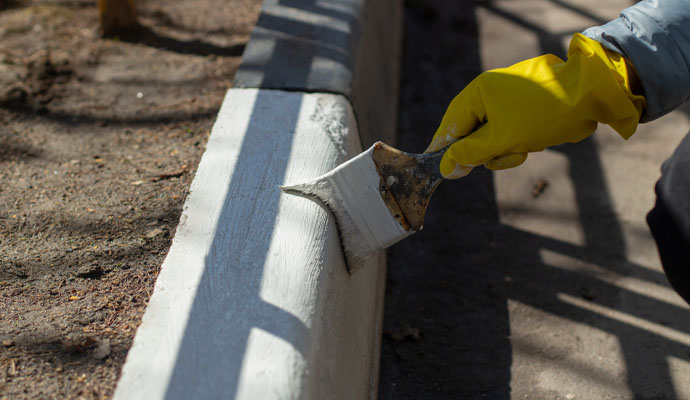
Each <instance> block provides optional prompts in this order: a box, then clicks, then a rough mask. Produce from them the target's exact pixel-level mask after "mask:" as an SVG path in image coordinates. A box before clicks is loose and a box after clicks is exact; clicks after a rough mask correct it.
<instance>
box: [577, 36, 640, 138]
mask: <svg viewBox="0 0 690 400" xmlns="http://www.w3.org/2000/svg"><path fill="white" fill-rule="evenodd" d="M578 56H583V57H585V58H586V59H589V60H591V61H592V62H594V61H597V60H598V61H599V62H600V63H603V65H604V66H605V67H606V68H607V69H608V70H609V71H610V77H611V79H613V80H614V81H615V83H616V85H617V87H619V88H620V92H619V93H610V94H608V95H607V96H606V97H607V100H608V101H607V103H608V104H609V105H610V109H609V110H608V111H609V112H607V113H600V112H595V114H597V115H599V116H600V118H597V121H598V122H601V123H605V124H608V125H610V126H611V127H612V128H613V129H614V130H615V131H616V132H618V134H619V135H621V136H622V137H623V138H624V139H628V138H630V136H632V134H633V133H635V130H636V129H637V125H638V123H639V122H640V118H641V116H642V110H644V108H645V107H646V100H645V98H644V96H642V95H641V94H638V93H640V92H641V89H640V84H639V80H638V78H637V74H636V72H635V69H634V67H633V66H632V64H630V62H629V61H628V60H626V59H625V57H623V56H622V55H621V54H619V53H617V52H615V51H612V50H609V49H607V48H605V47H604V46H602V45H601V43H599V42H597V41H596V40H593V39H590V38H588V37H586V36H584V35H582V34H579V33H576V34H575V35H573V38H572V41H571V42H570V47H569V48H568V59H569V60H570V59H571V58H577V57H578ZM602 114H604V115H602Z"/></svg>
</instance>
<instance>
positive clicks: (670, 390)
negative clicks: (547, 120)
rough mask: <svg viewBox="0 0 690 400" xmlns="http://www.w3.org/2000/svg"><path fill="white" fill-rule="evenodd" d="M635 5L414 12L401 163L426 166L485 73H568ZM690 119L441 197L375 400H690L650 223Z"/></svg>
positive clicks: (404, 285)
mask: <svg viewBox="0 0 690 400" xmlns="http://www.w3.org/2000/svg"><path fill="white" fill-rule="evenodd" d="M629 5H631V3H630V2H627V1H610V2H597V1H592V0H582V1H567V2H566V1H563V0H510V1H507V0H506V1H493V2H473V3H471V2H462V3H458V2H448V1H440V2H438V3H435V4H433V5H423V4H421V3H410V4H409V5H408V7H407V11H406V25H405V30H406V31H405V45H404V56H403V59H404V61H403V85H402V87H401V94H402V101H401V110H400V115H401V118H400V126H401V137H400V139H399V140H400V145H401V147H402V148H403V149H405V150H410V151H414V150H420V149H423V148H424V147H425V146H426V142H427V141H428V140H429V139H430V138H431V136H432V134H433V132H434V130H435V128H436V124H438V121H439V119H440V117H441V116H442V114H443V111H444V109H445V105H447V102H448V101H450V99H451V98H452V96H453V95H454V94H455V93H456V92H457V91H459V90H460V89H461V88H462V87H463V86H464V85H465V84H466V83H467V82H469V80H470V79H472V78H473V77H474V76H475V75H476V74H477V73H479V71H481V70H485V69H489V68H494V67H502V66H507V65H510V64H512V63H514V62H517V61H521V60H523V59H526V58H530V57H534V56H537V55H540V54H543V53H546V52H551V53H555V54H557V55H559V56H561V57H563V56H564V54H565V51H566V49H567V44H568V42H569V38H570V36H571V35H572V33H574V32H579V31H581V30H583V29H584V28H586V27H589V26H592V25H598V24H602V23H605V22H606V21H608V20H610V19H613V18H615V17H616V16H617V14H618V12H619V11H620V10H621V9H622V8H624V7H627V6H629ZM689 116H690V109H688V108H687V107H686V108H684V109H681V110H678V111H676V112H674V113H672V114H670V115H668V116H666V117H664V118H662V119H660V120H658V121H655V122H652V123H648V124H645V125H641V126H640V128H639V130H638V132H637V133H636V134H635V135H634V136H633V137H632V138H631V139H630V140H628V141H624V140H623V139H621V138H620V137H619V136H618V135H617V134H616V133H615V132H613V131H612V130H611V129H609V128H608V127H606V126H602V127H600V129H598V131H597V132H596V133H595V134H594V135H593V137H592V138H591V139H588V140H586V141H583V142H581V143H578V144H572V145H571V144H569V145H564V146H559V147H556V148H553V149H551V150H547V151H545V152H542V153H538V154H531V155H530V156H529V158H528V160H527V162H526V163H525V164H524V165H523V166H521V167H519V168H516V169H513V170H508V171H501V172H497V173H489V172H487V171H484V170H476V171H474V172H473V173H472V174H471V175H470V176H469V177H468V178H464V179H463V180H462V181H460V182H452V183H444V185H442V187H441V188H440V189H439V191H438V192H437V194H436V195H435V196H434V198H433V200H432V204H431V207H430V210H429V215H428V218H427V223H426V224H425V231H424V232H423V233H421V234H418V235H415V236H414V237H412V238H410V239H407V240H406V241H405V242H403V243H401V244H399V245H397V246H396V247H394V248H393V249H392V250H391V252H389V278H388V290H387V294H386V296H387V300H386V301H387V303H386V310H385V322H384V329H386V330H387V332H388V334H387V336H386V337H387V340H385V341H384V346H383V361H382V370H381V382H380V397H381V398H382V399H407V398H409V399H412V398H417V399H418V398H433V399H439V398H449V399H450V398H452V399H458V398H471V399H475V398H497V399H501V398H514V399H518V398H520V399H522V398H528V399H606V398H612V399H626V398H655V399H656V398H690V308H689V307H688V306H687V305H686V304H685V303H684V302H683V301H682V299H681V298H680V297H679V296H677V295H676V294H675V292H673V290H672V289H670V288H669V286H668V283H667V282H666V279H665V277H664V275H663V272H662V270H661V266H660V262H659V259H658V256H657V252H656V247H655V244H654V242H653V240H652V238H651V235H650V233H649V230H648V228H647V226H646V223H645V221H644V218H645V215H646V213H647V212H648V211H649V210H650V209H651V207H652V206H653V203H654V193H653V186H654V183H655V181H656V180H657V179H658V177H659V175H660V172H659V168H660V166H661V163H662V162H663V160H665V159H666V158H667V157H668V156H669V155H670V154H671V152H672V151H673V149H674V148H675V146H676V144H677V143H678V142H679V141H680V140H681V138H682V137H683V136H684V135H685V133H686V132H688V130H689V129H690V118H689ZM405 332H415V334H414V335H410V334H408V335H405Z"/></svg>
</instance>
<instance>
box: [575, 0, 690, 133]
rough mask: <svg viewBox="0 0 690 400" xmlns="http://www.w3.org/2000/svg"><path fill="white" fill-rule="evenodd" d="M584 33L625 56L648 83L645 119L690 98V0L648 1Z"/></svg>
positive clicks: (643, 118) (644, 86) (659, 115)
mask: <svg viewBox="0 0 690 400" xmlns="http://www.w3.org/2000/svg"><path fill="white" fill-rule="evenodd" d="M583 34H584V35H585V36H587V37H589V38H591V39H594V40H596V41H598V42H600V43H601V44H602V45H604V46H605V47H606V48H608V49H610V50H613V51H617V52H618V53H621V54H622V55H623V56H625V57H626V58H627V59H628V60H630V62H631V63H632V64H633V66H634V67H635V70H636V71H637V74H638V76H639V78H640V81H641V83H642V89H643V90H644V95H645V99H646V100H647V108H646V109H645V110H644V112H643V115H642V119H641V121H642V122H646V121H651V120H653V119H656V118H659V117H661V116H662V115H664V114H666V113H669V112H670V111H672V110H673V109H675V108H676V107H678V106H679V105H681V104H682V103H684V102H686V101H687V100H688V99H690V0H645V1H641V2H639V3H637V4H635V5H634V6H632V7H630V8H626V9H625V10H623V12H622V13H621V15H620V17H619V18H618V19H615V20H613V21H611V22H609V23H607V24H606V25H602V26H597V27H593V28H589V29H587V30H585V31H584V32H583Z"/></svg>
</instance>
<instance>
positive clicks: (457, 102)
mask: <svg viewBox="0 0 690 400" xmlns="http://www.w3.org/2000/svg"><path fill="white" fill-rule="evenodd" d="M636 80H637V78H636V76H635V73H634V70H633V69H632V67H630V66H629V65H628V64H626V61H625V59H624V58H623V57H622V56H621V55H620V54H618V53H616V52H613V51H610V50H607V49H605V48H604V47H602V45H601V44H600V43H599V42H597V41H594V40H591V39H589V38H587V37H585V36H583V35H581V34H575V35H574V36H573V38H572V41H571V42H570V47H569V49H568V61H566V62H564V61H563V60H561V59H560V58H558V57H556V56H554V55H552V54H547V55H544V56H540V57H536V58H533V59H530V60H526V61H523V62H520V63H517V64H515V65H513V66H511V67H508V68H500V69H494V70H490V71H486V72H484V73H482V74H480V75H479V76H478V77H477V78H475V79H474V80H473V81H472V82H470V84H469V85H467V87H465V89H463V90H462V92H460V94H458V95H457V96H456V97H455V99H453V101H452V102H451V103H450V106H449V107H448V110H447V111H446V114H445V115H444V117H443V120H442V121H441V125H440V126H439V128H438V130H437V131H436V134H435V135H434V137H433V139H432V141H431V144H430V145H429V148H428V149H427V150H426V151H427V152H433V151H438V150H441V149H443V148H445V147H447V146H448V145H450V148H449V149H448V150H447V151H446V153H445V154H444V156H443V159H442V161H441V174H442V175H443V176H444V177H446V178H451V179H452V178H459V177H462V176H465V175H467V174H468V173H469V172H470V171H471V170H472V167H475V166H479V165H482V164H483V165H484V166H486V167H487V168H489V169H504V168H512V167H516V166H518V165H520V164H522V163H523V162H524V161H525V159H526V158H527V153H528V152H532V151H542V150H544V149H545V148H547V147H549V146H554V145H557V144H561V143H565V142H578V141H580V140H582V139H584V138H586V137H588V136H589V135H591V134H592V133H593V132H594V130H595V129H596V127H597V123H598V122H601V123H605V124H609V125H610V126H611V127H612V128H613V129H615V130H616V131H617V132H618V133H619V134H620V135H621V136H623V137H624V138H625V139H627V138H629V137H630V136H631V135H632V134H633V133H634V132H635V130H636V129H637V124H638V122H639V120H640V115H641V112H642V110H643V109H644V107H645V99H644V97H643V96H640V95H636V94H633V92H632V90H631V85H633V84H636ZM482 124H483V125H482ZM480 125H481V126H480ZM475 129H476V131H474V130H475ZM473 131H474V132H473ZM458 139H459V140H458Z"/></svg>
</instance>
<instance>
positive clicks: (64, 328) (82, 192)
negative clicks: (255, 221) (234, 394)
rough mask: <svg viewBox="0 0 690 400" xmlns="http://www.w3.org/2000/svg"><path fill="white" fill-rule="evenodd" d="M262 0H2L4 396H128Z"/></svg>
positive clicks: (0, 358) (0, 360)
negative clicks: (151, 301)
mask: <svg viewBox="0 0 690 400" xmlns="http://www.w3.org/2000/svg"><path fill="white" fill-rule="evenodd" d="M260 4H261V2H260V1H258V0H232V1H224V0H180V1H176V2H169V1H165V0H149V1H146V2H140V6H139V10H138V11H139V22H140V23H141V25H142V27H141V29H140V30H138V31H137V32H132V33H130V34H127V35H125V36H122V37H120V38H110V39H105V38H101V37H100V35H99V33H98V26H97V25H98V24H97V20H98V14H97V10H96V7H95V2H94V1H92V0H88V1H76V0H75V1H69V0H63V1H13V2H9V4H8V3H7V2H1V1H0V7H2V8H1V9H0V183H1V184H0V204H1V205H2V207H0V340H1V341H2V342H1V343H2V344H1V345H0V399H3V398H7V399H22V398H42V399H43V398H57V399H64V398H85V399H102V398H109V397H111V396H112V393H113V391H114V388H115V384H116V382H117V377H118V375H119V373H120V369H121V367H122V364H123V362H124V360H125V357H126V355H127V351H128V349H129V347H130V346H131V343H132V339H133V337H134V333H135V331H136V329H137V326H138V325H139V322H140V319H141V316H142V314H143V312H144V309H145V307H146V303H147V301H148V298H149V296H150V294H151V292H152V289H153V285H154V282H155V279H156V276H157V274H158V271H159V268H160V265H161V264H162V262H163V259H164V257H165V255H166V252H167V251H168V248H169V246H170V242H171V239H172V237H173V235H174V232H175V228H176V226H177V223H178V218H179V216H180V213H181V210H182V205H183V202H184V200H185V197H186V195H187V191H188V188H189V185H190V183H191V180H192V178H193V176H194V171H195V169H196V166H197V163H198V161H199V158H200V157H201V154H202V152H203V150H204V147H205V143H206V139H207V137H208V134H209V132H210V129H211V126H212V124H213V121H214V119H215V116H216V112H217V111H218V108H219V107H220V104H221V101H222V99H223V96H224V94H225V92H226V90H227V89H228V88H229V87H230V86H231V83H232V78H233V75H234V72H235V71H236V69H237V67H238V65H239V61H240V57H241V54H242V51H243V49H244V45H245V43H246V42H247V40H248V38H249V33H250V31H251V29H252V27H253V25H254V23H255V21H256V19H257V17H258V13H259V10H260Z"/></svg>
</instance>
